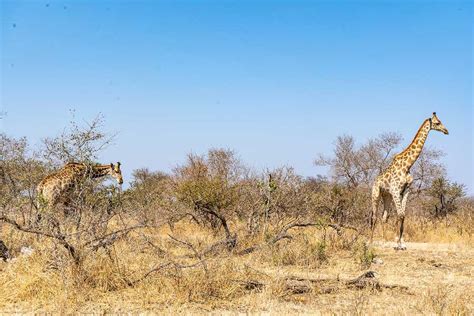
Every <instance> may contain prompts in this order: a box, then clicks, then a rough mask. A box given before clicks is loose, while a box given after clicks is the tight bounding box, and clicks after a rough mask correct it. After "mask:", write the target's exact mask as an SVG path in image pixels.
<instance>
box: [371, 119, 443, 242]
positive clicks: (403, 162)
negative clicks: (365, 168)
mask: <svg viewBox="0 0 474 316" xmlns="http://www.w3.org/2000/svg"><path fill="white" fill-rule="evenodd" d="M431 130H435V131H439V132H443V133H444V134H446V135H448V130H447V129H446V127H444V125H443V124H442V123H441V121H440V120H439V119H438V117H437V116H436V112H434V113H433V116H432V117H431V118H428V119H426V120H425V121H424V122H423V124H421V126H420V129H419V130H418V132H417V133H416V136H415V138H414V139H413V141H412V142H411V144H410V145H409V146H408V147H407V148H406V149H405V150H404V151H402V152H401V153H399V154H398V155H396V156H395V157H394V158H393V161H392V163H391V164H390V166H389V167H388V168H387V169H386V170H385V171H384V172H382V173H381V174H380V175H379V176H378V177H377V178H376V180H375V183H374V185H373V187H372V216H371V218H370V226H371V230H372V237H373V235H374V229H375V222H376V219H377V209H378V205H379V201H380V200H381V199H382V201H383V205H384V213H383V221H384V222H386V220H387V217H388V210H389V208H390V205H391V203H392V201H393V203H394V204H395V208H396V210H397V224H398V223H400V230H399V234H398V245H397V247H395V249H396V250H405V249H406V246H405V245H404V244H403V239H402V236H403V224H404V221H405V208H406V204H407V199H408V189H409V187H410V184H411V183H412V182H413V177H412V176H411V175H410V168H411V167H412V166H413V164H414V163H415V162H416V160H417V159H418V157H419V156H420V154H421V151H422V149H423V145H424V144H425V141H426V138H427V137H428V133H429V132H430V131H431ZM397 226H398V225H397Z"/></svg>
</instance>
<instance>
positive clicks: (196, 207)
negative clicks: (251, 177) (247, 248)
mask: <svg viewBox="0 0 474 316" xmlns="http://www.w3.org/2000/svg"><path fill="white" fill-rule="evenodd" d="M244 172H245V168H244V167H243V165H242V164H241V162H240V161H239V160H238V159H237V158H236V155H235V153H234V152H233V151H231V150H226V149H211V150H209V152H208V153H207V155H203V156H199V155H194V154H190V155H188V159H187V161H186V163H185V164H184V165H182V166H179V167H177V168H175V170H174V172H173V182H174V193H175V196H176V199H177V201H179V202H180V203H182V204H183V205H184V206H185V209H186V210H187V213H188V214H190V215H191V216H192V217H193V218H194V219H195V220H196V221H197V222H199V223H201V224H204V225H210V226H211V227H212V228H213V229H214V230H219V229H220V228H223V229H224V232H225V235H226V238H227V239H234V238H235V237H234V235H233V234H232V233H231V229H230V226H229V220H228V218H229V216H231V215H232V214H233V213H234V214H235V207H236V205H237V202H238V197H239V191H238V184H239V182H240V180H242V178H243V175H244Z"/></svg>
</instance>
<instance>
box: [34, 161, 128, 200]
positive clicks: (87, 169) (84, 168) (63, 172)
mask: <svg viewBox="0 0 474 316" xmlns="http://www.w3.org/2000/svg"><path fill="white" fill-rule="evenodd" d="M108 175H110V176H112V177H114V178H115V179H116V180H117V182H118V183H119V184H122V183H123V178H122V171H121V170H120V162H117V164H116V165H114V164H113V163H111V164H110V165H88V164H85V163H75V162H70V163H67V164H66V165H64V167H62V168H61V169H60V170H59V171H57V172H55V173H52V174H50V175H48V176H46V177H45V178H44V179H43V180H42V181H41V182H40V183H39V184H38V186H37V187H36V191H37V193H38V197H40V201H42V202H43V203H46V204H47V205H49V206H54V205H56V204H58V203H59V202H60V201H61V200H64V198H66V199H67V195H68V194H70V193H71V191H72V190H73V189H74V187H75V186H76V185H77V184H78V183H79V182H80V181H83V180H84V179H86V178H93V179H95V178H102V177H105V176H108Z"/></svg>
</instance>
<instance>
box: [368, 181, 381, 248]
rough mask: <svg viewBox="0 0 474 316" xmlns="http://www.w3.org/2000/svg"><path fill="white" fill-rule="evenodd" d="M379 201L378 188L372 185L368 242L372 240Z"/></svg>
mask: <svg viewBox="0 0 474 316" xmlns="http://www.w3.org/2000/svg"><path fill="white" fill-rule="evenodd" d="M379 200H380V187H379V186H378V185H374V187H373V188H372V214H371V216H370V230H371V233H370V242H372V241H373V239H374V231H375V223H376V222H377V210H378V205H379Z"/></svg>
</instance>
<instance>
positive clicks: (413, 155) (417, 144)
mask: <svg viewBox="0 0 474 316" xmlns="http://www.w3.org/2000/svg"><path fill="white" fill-rule="evenodd" d="M430 130H431V120H430V119H427V120H425V121H424V122H423V124H421V126H420V128H419V130H418V132H417V133H416V135H415V138H413V140H412V142H411V144H410V145H409V146H408V147H407V148H406V149H405V150H404V151H403V153H404V154H405V156H406V162H407V166H408V170H410V168H411V167H412V166H413V164H414V163H415V162H416V160H417V159H418V157H419V156H420V154H421V151H422V150H423V146H424V145H425V142H426V139H427V138H428V134H429V132H430Z"/></svg>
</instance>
